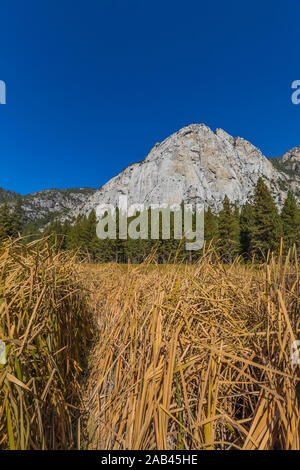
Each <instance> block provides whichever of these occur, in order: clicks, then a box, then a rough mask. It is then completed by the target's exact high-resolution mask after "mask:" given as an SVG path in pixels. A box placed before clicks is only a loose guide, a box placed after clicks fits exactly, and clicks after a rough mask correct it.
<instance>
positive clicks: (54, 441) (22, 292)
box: [0, 240, 91, 449]
mask: <svg viewBox="0 0 300 470" xmlns="http://www.w3.org/2000/svg"><path fill="white" fill-rule="evenodd" d="M0 279H1V282H0V289H1V290H0V339H1V340H4V341H5V344H6V351H7V364H5V365H2V366H1V365H0V449H70V448H73V447H75V446H77V445H78V443H79V436H77V432H76V426H77V419H78V418H79V415H80V413H79V410H81V399H82V393H81V387H80V385H79V383H78V376H79V372H80V366H79V363H80V362H81V360H82V358H83V357H84V355H85V354H86V348H87V344H86V341H87V340H88V338H89V336H90V333H91V319H90V316H89V315H88V308H87V302H86V297H87V296H86V293H85V291H84V290H83V288H82V283H80V282H79V278H78V269H77V268H76V264H75V262H74V258H73V257H72V256H71V255H69V254H63V253H60V254H57V255H54V254H52V252H51V251H50V250H49V247H48V244H47V240H44V241H42V242H41V241H38V242H33V243H30V244H29V245H27V246H24V245H23V244H22V243H21V242H20V241H16V242H7V243H6V244H4V246H2V247H1V250H0Z"/></svg>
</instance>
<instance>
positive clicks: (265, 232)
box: [250, 178, 282, 259]
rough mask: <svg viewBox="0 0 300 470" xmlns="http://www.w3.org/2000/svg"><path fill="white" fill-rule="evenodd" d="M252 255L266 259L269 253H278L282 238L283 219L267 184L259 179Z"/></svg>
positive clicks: (256, 189)
mask: <svg viewBox="0 0 300 470" xmlns="http://www.w3.org/2000/svg"><path fill="white" fill-rule="evenodd" d="M250 230H251V235H250V253H251V254H252V255H255V256H257V257H258V258H259V259H264V258H265V256H266V254H267V253H268V251H271V252H276V251H278V248H279V245H280V238H281V237H282V225H281V219H280V216H279V213H278V210H277V207H276V204H275V202H274V199H273V197H272V195H271V193H270V191H269V189H268V188H267V186H266V184H265V183H264V181H263V180H262V178H259V179H258V181H257V185H256V188H255V192H254V205H253V225H252V226H251V227H250Z"/></svg>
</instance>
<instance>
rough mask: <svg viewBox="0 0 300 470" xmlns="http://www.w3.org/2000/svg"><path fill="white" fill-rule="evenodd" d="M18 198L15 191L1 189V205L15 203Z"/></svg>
mask: <svg viewBox="0 0 300 470" xmlns="http://www.w3.org/2000/svg"><path fill="white" fill-rule="evenodd" d="M17 196H18V193H15V192H14V191H7V190H6V189H3V188H0V204H2V203H5V202H7V203H8V202H10V201H14V200H15V199H16V197H17Z"/></svg>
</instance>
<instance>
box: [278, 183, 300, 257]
mask: <svg viewBox="0 0 300 470" xmlns="http://www.w3.org/2000/svg"><path fill="white" fill-rule="evenodd" d="M281 220H282V225H283V236H284V242H285V247H286V249H288V248H291V247H292V246H293V245H294V244H296V246H297V247H299V246H300V209H299V206H298V205H297V201H296V199H295V196H294V195H293V193H292V192H291V191H289V192H288V194H287V198H286V200H285V203H284V206H283V208H282V211H281Z"/></svg>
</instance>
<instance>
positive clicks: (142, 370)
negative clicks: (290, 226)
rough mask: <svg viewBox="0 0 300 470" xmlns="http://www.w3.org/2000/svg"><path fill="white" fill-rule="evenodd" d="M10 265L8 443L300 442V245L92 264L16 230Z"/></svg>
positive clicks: (2, 268) (0, 438)
mask: <svg viewBox="0 0 300 470" xmlns="http://www.w3.org/2000/svg"><path fill="white" fill-rule="evenodd" d="M0 272H1V306H0V308H1V310H0V339H2V340H4V341H5V344H6V348H7V363H6V364H5V365H2V366H0V367H1V369H0V387H1V388H0V448H1V449H9V448H10V449H77V448H84V449H147V450H150V449H199V450H201V449H206V450H209V449H211V450H216V449H228V450H232V449H247V450H248V449H250V450H251V449H252V450H254V449H298V450H299V449H300V440H299V425H300V418H299V406H300V386H299V364H298V363H297V362H299V361H298V360H297V359H298V356H297V354H296V353H295V354H294V356H292V353H293V349H292V345H293V344H295V343H294V342H295V341H296V340H297V339H298V337H299V327H300V325H299V318H300V317H299V313H300V300H299V299H300V282H299V265H298V260H297V255H296V252H295V250H291V251H290V252H289V253H288V255H287V256H285V257H283V256H282V255H280V256H279V257H277V258H276V259H275V258H273V257H272V256H269V258H268V259H267V260H266V261H265V262H264V263H263V264H254V263H249V264H244V263H241V262H240V261H239V259H237V260H236V261H235V262H233V263H231V264H224V263H222V262H221V261H219V260H218V259H217V258H216V256H215V255H214V253H213V251H212V250H210V249H207V250H204V253H203V256H202V257H201V258H200V259H199V260H198V261H197V263H195V264H193V265H189V264H183V263H181V264H168V265H158V264H156V263H155V259H154V258H153V257H151V256H150V257H149V258H148V259H147V260H146V261H145V262H144V263H142V264H139V265H131V264H127V265H121V264H117V263H107V264H87V263H78V262H77V261H76V257H75V255H72V254H71V253H69V252H62V253H56V254H54V253H53V252H52V251H51V248H50V247H49V246H48V244H47V240H46V241H45V240H44V241H35V242H32V243H31V244H29V245H27V246H24V245H23V244H21V243H20V242H19V241H15V242H7V243H6V244H4V245H3V247H2V248H1V252H0ZM292 359H294V360H292Z"/></svg>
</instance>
